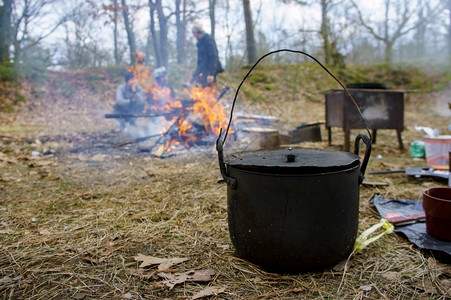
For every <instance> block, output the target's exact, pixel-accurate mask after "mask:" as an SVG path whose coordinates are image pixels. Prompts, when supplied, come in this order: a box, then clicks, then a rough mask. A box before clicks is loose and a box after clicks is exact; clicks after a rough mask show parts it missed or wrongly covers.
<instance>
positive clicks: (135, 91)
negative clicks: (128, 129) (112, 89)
mask: <svg viewBox="0 0 451 300" xmlns="http://www.w3.org/2000/svg"><path fill="white" fill-rule="evenodd" d="M124 79H125V83H123V84H121V85H119V86H118V87H117V90H116V105H115V106H114V111H115V112H116V113H118V114H136V113H141V112H142V111H143V109H144V105H145V100H144V93H143V91H142V88H141V87H140V86H139V85H138V81H137V79H136V78H135V76H134V74H133V72H127V74H125V76H124ZM135 121H136V118H120V119H119V122H120V129H121V130H123V129H125V125H126V122H129V123H130V124H131V125H134V124H135Z"/></svg>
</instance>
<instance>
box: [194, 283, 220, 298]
mask: <svg viewBox="0 0 451 300" xmlns="http://www.w3.org/2000/svg"><path fill="white" fill-rule="evenodd" d="M224 291H225V288H223V287H219V286H209V287H206V288H205V289H203V290H202V291H200V292H199V293H197V294H195V295H194V296H193V297H192V298H191V299H193V300H194V299H200V298H203V297H209V296H216V295H218V294H221V293H224Z"/></svg>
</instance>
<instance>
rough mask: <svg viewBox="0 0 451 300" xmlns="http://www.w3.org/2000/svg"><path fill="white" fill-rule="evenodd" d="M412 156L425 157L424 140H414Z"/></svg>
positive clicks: (411, 144) (411, 150)
mask: <svg viewBox="0 0 451 300" xmlns="http://www.w3.org/2000/svg"><path fill="white" fill-rule="evenodd" d="M409 152H410V156H412V157H424V156H425V144H424V142H423V141H413V142H412V143H410V149H409Z"/></svg>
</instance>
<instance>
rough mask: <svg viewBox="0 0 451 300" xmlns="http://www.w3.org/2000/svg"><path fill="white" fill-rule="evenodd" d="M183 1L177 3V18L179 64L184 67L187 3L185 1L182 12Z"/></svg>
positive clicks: (178, 0) (179, 0) (184, 0)
mask: <svg viewBox="0 0 451 300" xmlns="http://www.w3.org/2000/svg"><path fill="white" fill-rule="evenodd" d="M181 1H182V0H176V1H175V18H176V26H177V41H176V45H177V64H179V65H182V64H184V63H185V60H186V54H185V41H186V1H187V0H183V10H182V11H181V10H180V4H181Z"/></svg>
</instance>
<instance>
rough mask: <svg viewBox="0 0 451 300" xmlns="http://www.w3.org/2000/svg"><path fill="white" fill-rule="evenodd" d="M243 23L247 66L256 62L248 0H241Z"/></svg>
mask: <svg viewBox="0 0 451 300" xmlns="http://www.w3.org/2000/svg"><path fill="white" fill-rule="evenodd" d="M243 10H244V22H245V23H246V46H247V60H248V63H249V64H253V63H255V62H256V61H257V50H256V46H255V38H254V24H253V22H252V14H251V6H250V3H249V0H243Z"/></svg>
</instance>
